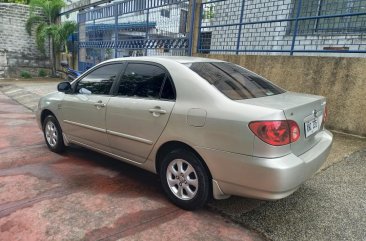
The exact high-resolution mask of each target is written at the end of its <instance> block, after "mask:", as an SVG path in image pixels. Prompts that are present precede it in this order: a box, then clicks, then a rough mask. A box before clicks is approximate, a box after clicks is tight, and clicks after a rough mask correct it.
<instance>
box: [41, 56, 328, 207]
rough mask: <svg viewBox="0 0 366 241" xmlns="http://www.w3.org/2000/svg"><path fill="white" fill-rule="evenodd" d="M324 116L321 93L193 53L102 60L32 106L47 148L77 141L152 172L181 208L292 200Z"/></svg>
mask: <svg viewBox="0 0 366 241" xmlns="http://www.w3.org/2000/svg"><path fill="white" fill-rule="evenodd" d="M289 81H290V80H289ZM326 119H327V107H326V99H325V98H324V97H321V96H315V95H309V94H299V93H293V92H289V91H285V90H284V89H282V88H280V87H278V86H276V85H274V84H272V83H271V82H270V81H268V80H266V79H265V78H263V77H261V76H259V75H257V74H255V73H253V72H251V71H249V70H247V69H245V68H243V67H240V66H238V65H235V64H232V63H228V62H224V61H219V60H212V59H205V58H194V57H131V58H119V59H113V60H109V61H105V62H103V63H100V64H98V65H96V66H95V67H93V68H91V69H89V70H88V71H87V72H86V73H84V74H83V75H81V76H80V77H79V78H77V79H76V80H74V81H73V82H72V83H69V82H62V83H60V84H59V85H58V92H54V93H51V94H48V95H47V96H45V97H43V98H41V99H40V101H39V106H38V110H37V121H38V123H39V126H40V127H41V129H42V130H43V132H44V137H45V140H46V143H47V145H48V147H49V149H50V150H51V151H54V152H61V151H63V150H64V149H65V146H69V145H71V144H76V145H80V146H84V147H86V148H90V149H92V150H95V151H97V152H101V153H103V154H106V155H109V156H111V157H114V158H117V159H119V160H122V161H124V162H127V163H130V164H133V165H136V166H139V167H141V168H143V169H146V170H148V171H151V172H154V173H157V174H158V175H159V176H160V179H161V183H162V186H163V189H164V191H165V193H166V195H167V197H168V198H169V199H170V200H171V201H172V202H173V203H175V204H176V205H178V206H180V207H182V208H184V209H195V208H199V207H201V206H202V205H204V204H205V203H206V202H207V201H208V200H209V198H210V197H214V198H216V199H223V198H227V197H229V196H230V195H238V196H245V197H253V198H259V199H267V200H275V199H280V198H284V197H286V196H288V195H290V194H292V193H293V192H294V191H296V190H297V189H298V188H299V186H300V185H301V184H302V183H303V182H304V181H305V180H307V179H308V178H310V177H311V176H312V175H313V174H314V173H315V172H316V171H317V170H318V169H319V168H320V167H321V165H322V164H323V162H324V161H325V159H326V158H327V156H328V154H329V151H330V148H331V145H332V134H331V133H330V132H329V131H327V130H326V129H325V128H324V123H325V121H326Z"/></svg>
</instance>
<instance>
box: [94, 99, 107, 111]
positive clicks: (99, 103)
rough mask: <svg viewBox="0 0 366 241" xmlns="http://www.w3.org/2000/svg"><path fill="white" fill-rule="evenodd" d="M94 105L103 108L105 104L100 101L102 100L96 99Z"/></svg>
mask: <svg viewBox="0 0 366 241" xmlns="http://www.w3.org/2000/svg"><path fill="white" fill-rule="evenodd" d="M94 106H95V107H97V109H100V108H103V107H105V104H104V103H102V101H101V100H100V101H98V102H97V103H95V104H94Z"/></svg>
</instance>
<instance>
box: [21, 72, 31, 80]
mask: <svg viewBox="0 0 366 241" xmlns="http://www.w3.org/2000/svg"><path fill="white" fill-rule="evenodd" d="M20 77H22V78H24V79H30V78H32V75H31V74H30V73H29V72H27V71H22V72H20Z"/></svg>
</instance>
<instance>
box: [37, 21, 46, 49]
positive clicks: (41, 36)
mask: <svg viewBox="0 0 366 241" xmlns="http://www.w3.org/2000/svg"><path fill="white" fill-rule="evenodd" d="M46 26H47V25H46V24H45V23H41V24H39V25H38V26H37V28H36V44H37V48H38V50H39V51H41V52H42V53H43V54H44V53H45V52H46V51H45V46H44V45H45V42H46V38H47V37H48V36H47V33H46V31H45V28H46Z"/></svg>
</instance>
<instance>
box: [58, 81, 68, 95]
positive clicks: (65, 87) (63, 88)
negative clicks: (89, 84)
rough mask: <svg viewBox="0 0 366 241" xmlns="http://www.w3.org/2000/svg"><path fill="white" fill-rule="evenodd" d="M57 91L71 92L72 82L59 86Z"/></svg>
mask: <svg viewBox="0 0 366 241" xmlns="http://www.w3.org/2000/svg"><path fill="white" fill-rule="evenodd" d="M57 90H58V91H60V92H64V93H67V92H69V91H70V90H71V84H70V82H67V81H65V82H61V83H59V84H58V85H57Z"/></svg>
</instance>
